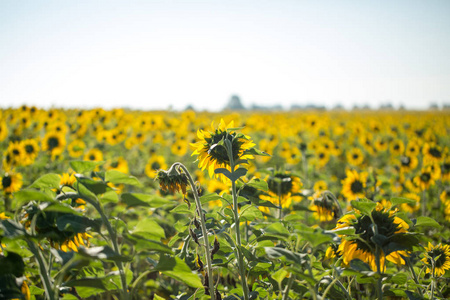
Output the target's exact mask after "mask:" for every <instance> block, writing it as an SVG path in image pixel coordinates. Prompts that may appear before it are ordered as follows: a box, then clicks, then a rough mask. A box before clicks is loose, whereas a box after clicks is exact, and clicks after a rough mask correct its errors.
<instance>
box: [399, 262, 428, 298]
mask: <svg viewBox="0 0 450 300" xmlns="http://www.w3.org/2000/svg"><path fill="white" fill-rule="evenodd" d="M403 259H404V260H405V261H406V264H407V265H408V267H409V269H410V270H411V274H412V276H413V279H414V282H415V283H416V284H417V285H418V286H419V285H420V282H419V279H418V278H417V275H416V272H415V271H414V267H413V265H412V263H411V259H410V258H409V257H403ZM417 292H418V293H419V295H420V296H421V297H422V298H423V293H422V289H421V288H419V287H417Z"/></svg>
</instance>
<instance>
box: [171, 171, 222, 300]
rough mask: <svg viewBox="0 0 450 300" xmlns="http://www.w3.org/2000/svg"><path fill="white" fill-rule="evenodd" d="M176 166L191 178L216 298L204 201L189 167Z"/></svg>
mask: <svg viewBox="0 0 450 300" xmlns="http://www.w3.org/2000/svg"><path fill="white" fill-rule="evenodd" d="M174 165H175V166H178V167H180V168H181V169H182V170H183V173H185V175H186V177H187V179H188V180H189V184H190V185H191V190H192V194H193V195H194V199H195V205H196V206H197V210H198V214H199V216H200V226H201V228H202V235H203V240H204V241H205V245H204V246H205V252H206V254H205V256H206V265H207V272H208V286H209V294H210V296H211V300H214V299H215V290H214V282H213V280H214V278H213V270H212V261H211V251H210V249H209V240H208V231H207V230H206V220H205V217H204V215H203V210H202V203H201V202H200V197H199V195H198V192H197V188H196V186H195V182H194V180H193V179H192V176H191V174H190V173H189V171H188V169H187V168H186V167H185V166H184V165H183V164H181V163H175V164H174Z"/></svg>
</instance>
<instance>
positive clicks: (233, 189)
mask: <svg viewBox="0 0 450 300" xmlns="http://www.w3.org/2000/svg"><path fill="white" fill-rule="evenodd" d="M231 170H232V173H233V171H234V167H233V166H232V168H231ZM231 192H232V195H233V213H234V226H235V229H236V244H237V245H236V250H237V254H238V257H237V258H238V267H239V274H240V276H241V285H242V291H243V293H244V300H248V299H249V296H248V294H249V291H248V286H247V277H246V276H245V269H244V258H243V256H242V251H241V249H240V247H241V231H240V229H239V223H240V221H239V213H238V200H237V198H238V197H237V193H236V182H235V181H232V182H231Z"/></svg>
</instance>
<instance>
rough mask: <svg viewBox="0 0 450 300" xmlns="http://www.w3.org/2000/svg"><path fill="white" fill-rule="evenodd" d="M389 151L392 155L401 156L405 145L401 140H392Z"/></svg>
mask: <svg viewBox="0 0 450 300" xmlns="http://www.w3.org/2000/svg"><path fill="white" fill-rule="evenodd" d="M390 150H391V154H393V155H402V153H403V151H405V144H404V143H403V142H402V140H394V141H392V142H391V145H390Z"/></svg>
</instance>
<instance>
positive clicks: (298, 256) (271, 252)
mask: <svg viewBox="0 0 450 300" xmlns="http://www.w3.org/2000/svg"><path fill="white" fill-rule="evenodd" d="M264 250H265V251H266V254H267V256H268V257H269V258H272V259H273V258H275V259H276V258H280V257H285V258H286V259H287V260H289V261H291V262H292V263H294V264H302V263H304V262H306V261H307V254H303V253H294V252H292V251H290V250H287V249H284V248H279V247H264Z"/></svg>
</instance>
